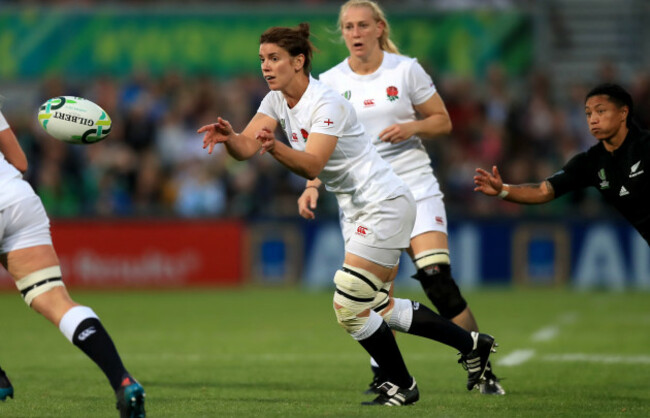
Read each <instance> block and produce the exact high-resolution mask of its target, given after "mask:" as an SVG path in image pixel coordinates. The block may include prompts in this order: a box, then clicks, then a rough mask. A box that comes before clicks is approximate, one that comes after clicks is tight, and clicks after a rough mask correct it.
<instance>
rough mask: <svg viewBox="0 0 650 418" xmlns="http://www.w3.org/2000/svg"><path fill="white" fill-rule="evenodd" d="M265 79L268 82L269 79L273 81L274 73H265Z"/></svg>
mask: <svg viewBox="0 0 650 418" xmlns="http://www.w3.org/2000/svg"><path fill="white" fill-rule="evenodd" d="M264 79H265V80H266V81H267V82H269V81H273V80H275V77H274V76H272V75H265V76H264Z"/></svg>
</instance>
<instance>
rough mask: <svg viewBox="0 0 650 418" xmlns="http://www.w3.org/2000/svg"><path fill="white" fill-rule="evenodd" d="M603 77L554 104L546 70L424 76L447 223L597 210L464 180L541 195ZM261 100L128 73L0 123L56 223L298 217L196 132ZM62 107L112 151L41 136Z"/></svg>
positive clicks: (252, 83) (249, 89) (262, 172)
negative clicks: (91, 110)
mask: <svg viewBox="0 0 650 418" xmlns="http://www.w3.org/2000/svg"><path fill="white" fill-rule="evenodd" d="M423 65H424V66H425V68H428V66H427V63H423ZM609 70H610V71H607V72H606V71H602V72H601V73H599V74H596V75H595V76H594V80H592V81H590V83H589V84H581V83H576V84H574V85H573V86H572V87H571V89H570V91H568V92H565V93H566V94H564V95H561V96H558V95H557V94H554V92H553V90H552V88H551V80H549V79H548V77H547V76H546V74H545V73H544V72H543V71H536V72H532V73H531V74H530V75H529V76H527V77H525V78H514V77H511V76H507V75H506V74H505V73H504V71H503V70H502V69H501V68H499V67H498V66H494V67H492V68H491V69H490V70H489V71H488V73H487V75H486V76H485V78H484V79H480V80H479V79H468V78H459V77H454V76H446V75H437V74H435V73H434V72H433V70H431V71H430V73H431V75H432V77H433V78H434V82H435V84H436V86H437V88H438V90H439V93H440V94H441V96H442V98H443V100H444V101H445V103H446V105H447V108H448V110H449V113H450V115H451V119H452V122H453V126H454V128H453V132H452V134H451V135H450V136H448V137H441V138H435V139H430V140H426V141H425V145H426V147H427V150H428V151H429V153H430V155H431V159H432V163H433V167H434V172H435V174H436V176H437V177H438V180H439V181H440V184H441V188H442V190H443V192H444V193H445V200H446V204H447V211H448V216H449V217H450V219H452V220H453V219H454V217H457V216H494V215H497V216H519V215H534V214H537V215H541V216H545V215H557V214H563V215H567V214H574V215H575V216H589V215H599V214H602V213H603V211H607V209H606V208H605V207H604V205H603V204H602V202H601V201H600V197H599V196H598V195H597V193H594V194H590V193H583V194H578V195H572V196H568V197H565V198H563V199H558V200H557V201H554V202H552V203H551V204H548V205H540V206H530V207H527V206H522V205H513V204H509V203H507V202H503V201H500V200H498V199H489V198H487V197H485V196H483V195H480V194H478V193H475V192H474V191H473V187H474V186H473V181H472V177H473V173H474V170H475V168H476V167H483V168H489V167H491V166H492V165H494V164H496V165H498V166H499V168H500V171H501V174H502V176H503V178H504V180H505V181H506V182H510V183H524V182H537V181H540V180H541V179H544V178H545V177H547V176H549V175H551V174H552V173H553V172H555V171H556V170H558V169H559V168H560V167H561V166H562V165H563V164H564V163H565V162H566V161H567V160H568V158H569V157H570V156H572V155H573V154H575V153H577V152H580V151H583V150H585V149H587V148H588V147H589V146H591V145H593V144H594V143H595V142H594V141H595V140H594V139H593V138H592V137H591V135H590V134H589V131H588V129H587V124H586V120H585V116H584V96H585V94H586V92H587V91H588V89H589V88H591V87H592V86H593V84H594V83H595V82H599V81H616V80H615V77H616V74H615V71H614V72H612V71H611V68H610V69H609ZM649 74H650V73H648V72H645V73H643V74H640V75H639V76H638V77H637V78H636V79H635V80H633V81H631V82H630V83H627V84H626V83H622V84H624V85H625V87H627V88H628V89H629V90H630V92H631V93H632V94H633V96H634V98H635V105H636V113H637V115H639V116H642V118H639V122H640V123H641V124H642V125H643V126H650V76H649ZM610 78H613V79H614V80H608V79H610ZM267 91H268V89H267V86H266V83H265V81H264V80H263V79H262V78H261V77H259V76H253V75H250V76H242V77H240V78H234V79H228V80H223V79H215V78H213V77H209V76H205V77H185V76H183V75H181V74H176V73H169V74H166V75H164V76H162V77H151V76H149V75H148V74H146V73H134V74H133V75H132V76H131V77H130V78H128V79H124V80H117V79H112V78H107V77H106V78H96V79H94V80H92V81H90V82H87V83H81V84H71V83H69V82H68V81H66V80H63V79H59V78H51V79H47V80H44V81H43V82H42V83H41V84H40V85H39V86H38V96H39V97H38V99H37V100H38V103H34V106H33V108H30V109H12V108H11V107H12V103H11V101H7V102H6V103H5V105H4V109H3V112H4V113H5V115H6V116H7V118H8V119H9V122H10V124H11V125H12V127H13V129H14V131H15V133H16V135H17V136H18V138H19V141H20V143H21V145H22V146H23V148H24V149H25V151H26V153H27V156H28V159H29V161H30V168H29V171H28V173H27V174H26V179H27V180H28V181H29V182H30V183H31V184H32V185H33V187H34V188H35V190H36V191H37V193H38V194H39V195H40V196H41V198H42V199H43V202H44V204H45V206H46V208H47V210H48V213H49V214H50V215H51V216H52V217H53V218H57V217H58V218H61V217H96V216H99V217H151V216H154V217H166V216H180V217H238V218H252V217H295V216H297V205H296V200H297V198H298V196H299V195H300V193H301V191H302V190H303V188H304V184H305V180H304V179H302V178H299V177H298V176H296V175H293V174H291V173H290V172H289V171H288V170H286V169H285V168H284V167H282V166H280V165H279V164H278V163H277V162H275V160H274V159H273V158H272V157H271V156H268V155H262V156H256V157H254V158H253V159H251V160H249V161H244V162H238V161H235V160H234V159H232V158H230V157H229V156H227V155H226V153H225V152H224V151H223V149H222V148H223V147H217V148H216V149H215V152H213V153H212V154H211V155H210V154H208V153H207V151H206V150H204V149H202V137H201V135H198V134H197V133H196V130H197V128H198V127H200V126H202V125H204V124H207V123H211V122H214V121H215V120H216V117H217V116H218V115H220V116H223V117H224V118H226V119H228V120H229V121H230V122H231V123H232V125H233V127H234V128H235V130H241V129H243V128H244V126H245V124H246V123H247V121H248V120H249V119H250V118H251V116H252V115H253V114H254V113H255V112H256V111H257V108H258V105H259V103H260V101H261V99H262V97H263V96H264V95H265V94H266V92H267ZM60 95H77V96H81V97H86V98H88V99H90V100H93V101H95V102H96V103H97V104H99V105H100V106H101V107H102V108H104V109H105V110H106V111H107V112H108V114H109V115H111V117H112V120H113V130H112V132H111V134H110V135H109V136H108V138H107V139H106V140H104V141H103V142H100V143H97V144H93V145H91V146H75V145H69V144H66V143H63V142H60V141H57V140H55V139H53V138H51V137H49V136H47V134H45V132H44V131H43V130H42V129H41V127H40V126H39V125H38V123H37V121H36V117H35V112H34V111H33V110H35V109H36V108H37V106H38V104H40V103H42V102H44V101H45V100H47V99H48V98H51V97H56V96H60ZM557 97H562V99H561V100H560V99H557ZM279 135H281V134H279ZM321 196H322V199H321V205H320V207H319V212H318V216H321V217H334V216H335V215H336V210H337V209H336V202H335V201H334V199H333V197H332V196H331V195H330V194H328V193H325V192H323V193H322V194H321Z"/></svg>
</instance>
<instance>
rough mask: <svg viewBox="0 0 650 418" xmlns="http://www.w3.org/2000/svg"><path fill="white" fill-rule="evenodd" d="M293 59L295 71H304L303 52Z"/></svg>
mask: <svg viewBox="0 0 650 418" xmlns="http://www.w3.org/2000/svg"><path fill="white" fill-rule="evenodd" d="M291 60H292V61H293V69H294V71H295V72H299V71H302V67H304V66H305V56H304V55H303V54H298V55H296V56H295V57H293V58H292V59H291Z"/></svg>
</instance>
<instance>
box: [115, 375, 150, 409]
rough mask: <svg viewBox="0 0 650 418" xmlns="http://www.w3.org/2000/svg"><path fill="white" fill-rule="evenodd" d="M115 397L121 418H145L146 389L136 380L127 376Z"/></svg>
mask: <svg viewBox="0 0 650 418" xmlns="http://www.w3.org/2000/svg"><path fill="white" fill-rule="evenodd" d="M115 396H116V397H117V405H116V407H117V409H118V410H119V411H120V418H145V412H144V398H145V393H144V389H143V388H142V385H140V383H138V382H137V381H136V380H135V379H134V378H132V377H131V376H126V377H125V378H124V379H123V380H122V385H121V386H120V388H119V389H118V390H117V392H115Z"/></svg>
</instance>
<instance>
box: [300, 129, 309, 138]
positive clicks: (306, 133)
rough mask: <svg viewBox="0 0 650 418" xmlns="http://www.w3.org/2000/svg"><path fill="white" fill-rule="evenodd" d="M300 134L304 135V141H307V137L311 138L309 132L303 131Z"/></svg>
mask: <svg viewBox="0 0 650 418" xmlns="http://www.w3.org/2000/svg"><path fill="white" fill-rule="evenodd" d="M300 133H301V134H302V139H304V140H305V141H306V140H307V137H308V136H309V132H307V131H305V130H304V129H301V130H300Z"/></svg>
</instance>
